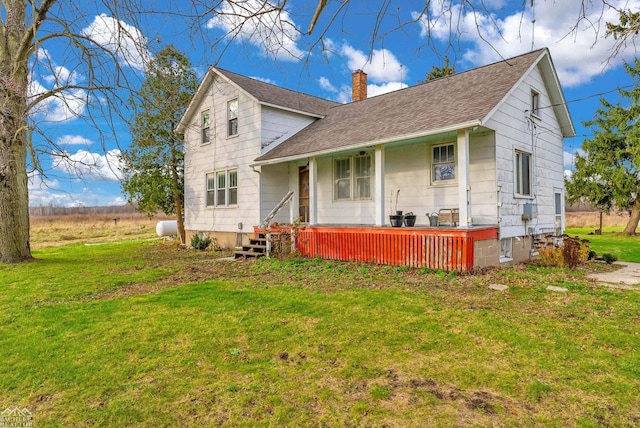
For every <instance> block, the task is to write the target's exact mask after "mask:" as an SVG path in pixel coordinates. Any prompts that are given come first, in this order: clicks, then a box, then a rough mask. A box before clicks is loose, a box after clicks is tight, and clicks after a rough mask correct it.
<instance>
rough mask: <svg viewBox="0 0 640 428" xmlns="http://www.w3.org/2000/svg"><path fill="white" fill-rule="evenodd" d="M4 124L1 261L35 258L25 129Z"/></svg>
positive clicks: (0, 176) (0, 167) (0, 137)
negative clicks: (31, 234)
mask: <svg viewBox="0 0 640 428" xmlns="http://www.w3.org/2000/svg"><path fill="white" fill-rule="evenodd" d="M17 134H18V135H17V137H16V135H15V133H14V132H13V131H12V130H9V129H7V128H5V127H2V128H0V262H1V263H17V262H21V261H25V260H29V259H31V247H30V245H29V190H28V187H27V151H26V142H25V137H24V131H22V132H18V133H17Z"/></svg>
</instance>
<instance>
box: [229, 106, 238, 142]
mask: <svg viewBox="0 0 640 428" xmlns="http://www.w3.org/2000/svg"><path fill="white" fill-rule="evenodd" d="M233 135H238V99H237V98H236V99H234V100H231V101H229V102H227V136H229V137H231V136H233Z"/></svg>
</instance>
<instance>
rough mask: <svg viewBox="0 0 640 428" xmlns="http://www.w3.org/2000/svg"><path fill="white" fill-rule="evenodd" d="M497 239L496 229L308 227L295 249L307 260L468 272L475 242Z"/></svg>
mask: <svg viewBox="0 0 640 428" xmlns="http://www.w3.org/2000/svg"><path fill="white" fill-rule="evenodd" d="M497 237H498V229H497V228H496V227H471V228H464V229H463V228H460V229H458V228H442V227H439V228H405V227H403V228H394V227H374V226H307V227H306V228H304V230H302V231H301V232H300V235H299V236H298V238H297V248H298V250H299V251H300V253H301V254H302V255H303V256H306V257H318V258H322V259H328V260H345V261H360V262H370V263H378V264H386V265H394V266H411V267H416V268H422V267H426V268H430V269H443V270H448V271H451V270H457V271H461V272H468V271H469V270H471V269H472V268H473V262H474V242H475V241H477V240H485V239H497Z"/></svg>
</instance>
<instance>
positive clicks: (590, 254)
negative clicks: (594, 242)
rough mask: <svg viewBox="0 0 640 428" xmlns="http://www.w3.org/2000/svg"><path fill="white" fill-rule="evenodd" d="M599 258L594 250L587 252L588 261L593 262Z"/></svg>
mask: <svg viewBox="0 0 640 428" xmlns="http://www.w3.org/2000/svg"><path fill="white" fill-rule="evenodd" d="M596 256H597V254H596V252H595V251H593V250H589V251H587V260H593V259H595V258H596Z"/></svg>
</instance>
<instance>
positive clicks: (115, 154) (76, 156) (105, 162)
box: [53, 149, 122, 181]
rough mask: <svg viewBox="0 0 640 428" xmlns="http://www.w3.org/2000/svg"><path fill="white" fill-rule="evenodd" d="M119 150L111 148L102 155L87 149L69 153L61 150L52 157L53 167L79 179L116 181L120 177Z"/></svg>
mask: <svg viewBox="0 0 640 428" xmlns="http://www.w3.org/2000/svg"><path fill="white" fill-rule="evenodd" d="M119 156H120V150H118V149H113V150H109V151H107V152H106V153H105V154H104V155H102V154H99V153H92V152H89V151H87V150H78V151H77V152H76V153H73V154H70V153H67V152H62V153H59V154H57V155H56V156H55V157H54V162H53V168H54V169H56V170H59V171H62V172H65V173H67V174H69V175H74V176H77V177H79V178H81V179H87V180H93V181H118V180H120V179H121V178H122V171H121V164H120V159H119Z"/></svg>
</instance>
